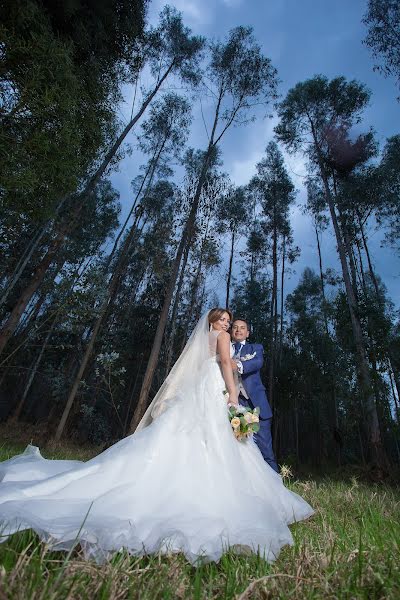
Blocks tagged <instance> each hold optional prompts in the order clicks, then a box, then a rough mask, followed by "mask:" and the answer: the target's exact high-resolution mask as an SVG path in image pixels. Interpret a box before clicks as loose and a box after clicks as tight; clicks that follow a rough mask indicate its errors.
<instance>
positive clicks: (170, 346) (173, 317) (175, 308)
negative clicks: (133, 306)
mask: <svg viewBox="0 0 400 600" xmlns="http://www.w3.org/2000/svg"><path fill="white" fill-rule="evenodd" d="M189 249H190V245H189V244H187V246H186V248H185V251H184V254H183V260H182V266H181V272H180V275H179V280H178V285H177V287H176V292H175V300H174V305H173V308H172V314H171V333H170V335H169V338H168V350H167V362H166V367H165V376H167V375H168V373H169V372H170V369H171V365H172V357H173V354H174V342H175V334H176V315H177V312H178V306H179V301H180V296H181V290H182V285H183V280H184V278H185V270H186V265H187V261H188V257H189Z"/></svg>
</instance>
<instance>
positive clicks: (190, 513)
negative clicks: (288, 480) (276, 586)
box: [0, 355, 313, 563]
mask: <svg viewBox="0 0 400 600" xmlns="http://www.w3.org/2000/svg"><path fill="white" fill-rule="evenodd" d="M224 388H225V383H224V380H223V378H222V375H221V369H220V366H219V364H218V356H215V355H214V356H210V357H209V358H208V360H206V361H205V364H204V365H203V367H202V378H201V379H200V381H198V382H197V384H196V385H193V386H192V388H191V390H190V392H187V393H186V395H185V398H181V399H177V400H176V401H175V402H173V403H171V405H170V406H169V407H168V409H167V410H165V411H164V412H163V413H162V414H161V415H160V416H159V417H158V418H157V419H155V420H154V421H153V422H152V424H151V425H149V426H148V427H145V428H144V429H142V430H141V431H138V432H136V433H135V434H133V435H131V436H129V437H127V438H125V439H122V440H121V441H119V442H118V443H116V444H115V445H114V446H112V447H110V448H108V449H107V450H106V451H105V452H102V453H101V454H100V455H98V456H96V457H95V458H93V459H91V460H89V461H87V462H79V461H62V460H61V461H60V460H57V461H56V460H46V459H44V458H43V457H42V456H41V454H40V452H39V450H38V449H37V448H35V447H33V446H29V447H28V448H27V449H26V451H25V452H24V453H23V454H22V455H19V456H17V457H14V458H12V459H10V460H8V461H5V462H3V463H1V464H0V478H1V479H2V483H1V485H0V522H1V523H2V525H1V533H2V536H3V537H2V539H3V540H4V539H6V538H7V536H9V535H10V534H12V533H14V532H16V531H17V530H21V529H26V528H31V529H33V530H34V531H36V532H37V533H38V535H39V536H40V538H41V539H43V540H45V541H46V542H48V543H49V545H50V547H51V548H53V549H59V550H67V549H70V548H71V547H72V546H74V545H75V544H76V543H77V542H79V543H80V545H81V547H82V548H83V551H84V553H85V555H86V556H87V557H93V558H94V559H96V560H97V561H102V560H105V559H107V558H108V557H109V556H110V555H111V554H112V553H114V552H117V551H119V550H121V549H122V548H125V549H127V550H128V551H129V552H130V553H132V554H134V555H143V554H146V553H156V552H161V553H168V552H183V553H184V555H185V556H186V558H187V559H188V560H189V561H190V562H191V563H196V561H198V560H199V559H202V560H206V561H211V560H214V561H217V560H218V559H219V558H220V557H221V555H222V554H223V552H224V551H226V550H227V549H228V548H229V547H236V548H237V549H238V548H241V549H243V548H250V549H251V550H252V551H255V552H260V554H261V555H263V556H264V557H265V559H266V560H269V561H272V560H274V558H276V556H277V555H278V553H279V550H280V549H281V547H282V546H283V545H285V544H292V543H293V541H292V535H291V532H290V530H289V528H288V524H290V523H293V522H294V521H299V520H301V519H305V518H307V517H308V516H310V515H311V514H312V513H313V509H312V508H311V507H310V506H309V504H307V502H305V501H304V500H303V499H302V498H301V497H300V496H298V495H297V494H295V493H293V492H291V491H290V490H288V489H287V488H286V487H285V486H284V485H283V483H282V479H281V477H280V475H278V474H277V473H275V471H273V470H272V469H271V468H270V467H269V466H268V464H267V463H265V461H264V459H263V457H262V455H261V453H260V451H259V450H258V448H257V446H256V444H255V443H254V441H253V440H252V439H249V440H247V441H245V442H238V441H237V440H236V439H235V437H234V435H233V433H232V429H231V426H230V424H229V421H228V419H227V409H226V400H225V397H224V394H223V390H224Z"/></svg>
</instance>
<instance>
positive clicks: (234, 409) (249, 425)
mask: <svg viewBox="0 0 400 600" xmlns="http://www.w3.org/2000/svg"><path fill="white" fill-rule="evenodd" d="M259 414H260V409H259V408H258V406H256V408H253V409H251V408H247V407H246V406H240V404H239V406H234V405H233V404H230V405H228V418H229V421H230V424H231V426H232V429H233V433H234V436H235V438H236V439H237V440H238V441H242V440H245V439H247V438H248V437H250V436H251V435H253V433H257V431H258V430H259V429H260V419H259Z"/></svg>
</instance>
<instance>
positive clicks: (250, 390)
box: [240, 344, 272, 419]
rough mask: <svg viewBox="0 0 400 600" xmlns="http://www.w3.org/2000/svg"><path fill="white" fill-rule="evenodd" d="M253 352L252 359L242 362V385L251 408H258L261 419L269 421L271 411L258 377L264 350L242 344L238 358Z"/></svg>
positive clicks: (260, 346) (259, 347) (259, 346)
mask: <svg viewBox="0 0 400 600" xmlns="http://www.w3.org/2000/svg"><path fill="white" fill-rule="evenodd" d="M254 352H255V353H256V355H255V357H254V358H251V359H249V360H244V361H243V362H242V365H243V375H242V383H243V387H244V389H245V390H246V392H247V395H248V396H249V404H250V405H251V406H252V407H253V408H255V407H256V406H258V407H259V408H260V417H261V419H270V418H271V417H272V410H271V407H270V405H269V402H268V398H267V393H266V391H265V387H264V385H263V382H262V381H261V376H260V369H261V367H262V366H263V362H264V349H263V347H262V345H261V344H244V345H243V346H242V349H241V352H240V356H241V357H244V356H245V355H246V354H254Z"/></svg>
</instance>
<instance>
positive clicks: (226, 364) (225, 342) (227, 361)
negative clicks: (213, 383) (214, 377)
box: [217, 331, 238, 404]
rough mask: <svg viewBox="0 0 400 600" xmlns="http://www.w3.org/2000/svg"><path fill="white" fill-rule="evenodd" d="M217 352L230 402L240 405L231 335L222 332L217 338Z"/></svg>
mask: <svg viewBox="0 0 400 600" xmlns="http://www.w3.org/2000/svg"><path fill="white" fill-rule="evenodd" d="M217 351H218V354H219V357H220V361H221V369H222V376H223V378H224V381H225V385H226V389H227V390H228V394H229V402H231V403H232V404H237V403H238V392H237V389H236V385H235V380H234V378H233V371H232V364H231V338H230V335H229V333H227V332H226V331H221V333H220V334H219V335H218V338H217Z"/></svg>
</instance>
